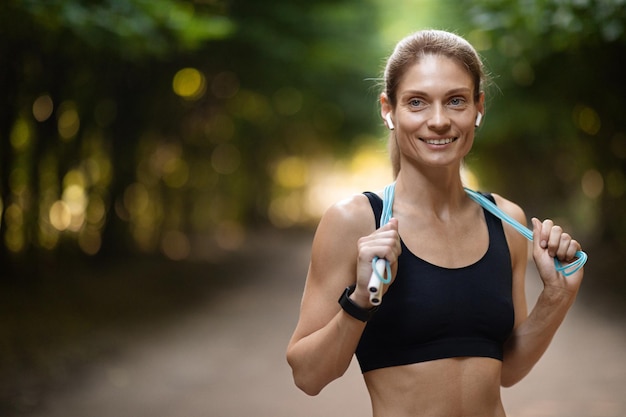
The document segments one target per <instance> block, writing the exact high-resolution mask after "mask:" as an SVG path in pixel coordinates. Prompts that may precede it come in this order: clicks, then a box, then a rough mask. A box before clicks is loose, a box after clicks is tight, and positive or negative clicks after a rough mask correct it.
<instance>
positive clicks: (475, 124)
mask: <svg viewBox="0 0 626 417" xmlns="http://www.w3.org/2000/svg"><path fill="white" fill-rule="evenodd" d="M482 119H483V114H482V113H481V112H478V113H476V122H474V126H476V127H478V126H480V121H481V120H482Z"/></svg>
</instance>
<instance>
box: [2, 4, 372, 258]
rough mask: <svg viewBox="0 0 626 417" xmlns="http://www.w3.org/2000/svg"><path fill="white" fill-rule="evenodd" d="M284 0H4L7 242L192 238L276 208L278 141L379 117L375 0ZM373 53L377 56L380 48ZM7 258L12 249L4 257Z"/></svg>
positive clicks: (218, 234)
mask: <svg viewBox="0 0 626 417" xmlns="http://www.w3.org/2000/svg"><path fill="white" fill-rule="evenodd" d="M362 6H363V2H359V1H356V0H343V1H317V2H310V1H292V0H277V1H274V2H272V4H271V6H270V5H267V4H263V3H261V2H257V1H252V0H248V1H234V0H233V1H230V2H227V1H209V2H206V1H183V0H156V1H148V0H124V1H121V0H119V1H118V0H101V1H87V0H51V1H35V0H25V1H22V2H17V1H11V2H8V3H6V2H5V3H3V4H2V5H0V20H2V22H1V23H3V24H2V25H1V26H0V39H2V43H0V56H2V57H3V59H4V60H5V62H7V57H10V61H8V62H10V65H7V66H4V67H3V68H2V69H0V74H1V77H0V83H1V85H0V89H1V90H2V91H3V92H5V93H6V94H4V95H3V97H2V100H3V101H4V105H5V106H6V109H7V111H6V112H4V113H3V114H2V115H0V139H1V141H0V142H1V147H2V148H1V150H0V155H1V157H2V163H1V164H0V181H1V183H0V189H1V192H2V195H1V200H0V201H1V202H2V205H1V206H0V212H1V213H2V223H1V226H0V234H1V236H2V241H0V249H1V251H0V255H3V256H2V258H3V259H4V260H7V259H8V258H18V259H27V258H28V257H30V256H35V257H36V256H40V255H42V254H46V253H58V252H60V251H69V253H73V252H74V251H75V250H76V249H77V248H80V249H81V250H82V252H86V253H89V254H96V253H99V254H102V253H105V254H106V253H107V252H111V251H123V250H126V249H129V248H131V249H132V248H135V249H138V250H140V251H143V252H155V251H162V252H163V253H165V254H166V255H167V256H169V257H170V258H173V259H183V258H185V257H187V256H189V255H190V250H191V241H192V239H193V237H194V236H196V235H202V236H208V237H209V242H210V245H209V247H211V245H213V246H219V247H222V248H224V247H225V248H231V247H236V246H237V244H238V242H240V240H241V235H242V233H243V230H244V228H245V227H246V224H247V223H251V222H254V221H264V220H265V217H266V216H267V212H268V207H269V206H270V205H271V204H272V199H273V198H274V197H275V195H276V194H277V193H280V192H281V190H280V189H276V187H275V186H274V183H273V179H272V175H273V170H274V169H275V166H276V164H277V163H279V162H280V161H281V160H282V159H284V158H287V157H290V156H296V157H300V158H304V157H309V156H313V155H315V154H318V153H321V152H325V151H326V150H327V149H339V150H341V149H343V150H345V149H348V148H349V147H350V144H351V143H352V142H353V138H354V137H356V136H358V135H359V134H363V133H364V132H371V130H372V129H373V128H374V126H375V123H376V120H377V119H376V118H371V119H370V118H365V119H364V117H363V116H364V115H367V114H368V113H373V112H374V111H375V108H376V104H375V96H373V95H372V94H371V92H370V91H368V89H369V87H370V85H368V84H367V82H366V81H365V79H366V78H369V77H372V76H375V75H377V71H378V68H377V65H378V59H379V56H380V55H381V54H380V53H379V51H378V49H377V46H376V45H377V44H376V39H375V38H374V35H375V34H374V33H373V32H371V31H363V30H362V28H363V27H374V26H375V24H376V13H375V8H374V7H362ZM374 57H375V58H374ZM3 263H5V262H4V261H3Z"/></svg>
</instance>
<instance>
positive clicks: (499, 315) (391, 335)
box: [356, 192, 514, 372]
mask: <svg viewBox="0 0 626 417" xmlns="http://www.w3.org/2000/svg"><path fill="white" fill-rule="evenodd" d="M365 195H367V197H368V198H369V200H370V204H371V205H372V209H373V211H374V216H375V218H376V228H378V227H380V224H379V223H380V215H381V212H382V204H383V203H382V200H381V199H380V197H379V196H378V195H376V194H374V193H369V192H367V193H365ZM487 197H488V198H489V199H490V200H492V201H494V199H493V196H491V195H487ZM484 213H485V220H486V222H487V228H488V231H489V248H488V249H487V252H486V253H485V255H484V256H483V257H482V258H481V259H480V260H479V261H477V262H476V263H474V264H472V265H469V266H466V267H462V268H455V269H450V268H442V267H439V266H436V265H433V264H430V263H428V262H426V261H424V260H422V259H420V258H418V257H417V256H415V255H414V254H412V253H411V252H410V251H409V249H408V248H407V247H406V246H405V244H404V242H402V254H401V255H400V257H399V259H398V273H397V275H396V279H395V281H394V283H393V284H392V285H391V287H390V288H389V291H387V293H386V294H385V296H384V298H383V302H382V304H381V305H380V308H379V310H378V312H377V313H376V314H375V315H374V317H373V318H372V319H371V320H370V321H368V323H367V326H366V327H365V331H364V332H363V335H362V336H361V340H360V342H359V345H358V347H357V350H356V356H357V359H358V361H359V365H360V367H361V371H362V372H367V371H371V370H373V369H378V368H385V367H389V366H399V365H407V364H412V363H417V362H426V361H431V360H435V359H443V358H453V357H462V356H474V357H488V358H495V359H498V360H502V357H503V344H504V341H505V340H506V339H507V338H508V337H509V335H510V333H511V331H512V329H513V324H514V312H513V297H512V275H513V274H512V266H511V256H510V253H509V248H508V245H507V242H506V237H505V235H504V229H503V227H502V222H501V221H500V219H498V218H496V217H495V216H494V215H492V214H491V213H489V212H487V211H484Z"/></svg>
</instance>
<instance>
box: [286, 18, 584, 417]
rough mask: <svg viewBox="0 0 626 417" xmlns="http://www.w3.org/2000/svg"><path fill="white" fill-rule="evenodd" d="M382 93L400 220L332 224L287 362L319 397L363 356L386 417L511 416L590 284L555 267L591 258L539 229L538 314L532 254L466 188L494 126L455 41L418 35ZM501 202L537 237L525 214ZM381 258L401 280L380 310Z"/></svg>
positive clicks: (330, 219) (352, 204)
mask: <svg viewBox="0 0 626 417" xmlns="http://www.w3.org/2000/svg"><path fill="white" fill-rule="evenodd" d="M384 82H385V89H384V92H383V93H382V94H381V96H380V104H381V116H382V119H383V121H384V123H385V124H386V125H387V127H388V128H389V129H390V130H391V134H390V139H389V140H390V150H391V151H390V153H391V158H392V163H393V166H394V174H395V176H396V188H395V199H394V201H393V207H392V208H393V218H392V219H391V220H390V221H389V222H388V223H387V224H385V225H382V227H379V224H378V219H379V217H380V214H381V206H382V201H381V195H382V194H380V193H379V194H373V193H366V194H362V195H356V196H353V197H351V198H349V199H347V200H345V201H342V202H340V203H337V204H335V205H334V206H332V207H331V208H330V209H329V210H328V211H327V212H326V213H325V214H324V216H323V218H322V220H321V221H320V224H319V227H318V230H317V232H316V235H315V239H314V242H313V248H312V255H311V264H310V267H309V272H308V276H307V281H306V286H305V290H304V295H303V299H302V306H301V312H300V319H299V322H298V324H297V327H296V329H295V332H294V334H293V336H292V339H291V341H290V343H289V346H288V349H287V360H288V362H289V364H290V366H291V367H292V370H293V376H294V380H295V383H296V385H297V386H298V387H299V388H300V389H302V390H303V391H304V392H306V393H307V394H309V395H316V394H318V393H319V392H320V391H321V390H322V388H323V387H324V386H326V385H327V384H328V383H330V382H331V381H333V380H334V379H336V378H338V377H340V376H341V375H342V374H343V373H344V372H345V371H346V369H347V368H348V366H349V364H350V361H351V359H352V356H353V355H354V354H355V352H356V355H357V359H358V360H359V364H360V366H361V370H362V371H363V377H364V379H365V383H366V385H367V389H368V391H369V394H370V397H371V402H372V408H373V415H374V417H405V416H406V417H409V416H410V417H416V416H428V417H437V416H442V417H443V416H445V417H451V416H480V417H496V416H498V417H499V416H504V415H505V412H504V409H503V406H502V401H501V399H500V386H511V385H513V384H515V383H516V382H518V381H519V380H521V379H522V378H523V377H524V376H525V375H526V374H527V373H528V372H529V371H530V370H531V368H532V367H533V366H534V364H535V363H536V362H537V361H538V360H539V358H540V357H541V356H542V354H543V353H544V351H545V350H546V348H547V347H548V345H549V343H550V341H551V339H552V337H553V336H554V334H555V332H556V331H557V328H558V327H559V325H560V324H561V322H562V320H563V318H564V317H565V315H566V312H567V311H568V309H569V307H570V306H571V305H572V303H573V302H574V299H575V297H576V294H577V292H578V289H579V287H580V283H581V280H582V277H583V272H582V270H579V271H578V272H576V273H574V274H573V275H570V276H568V277H567V278H565V277H564V276H563V275H561V274H559V273H558V272H557V271H556V270H555V266H554V258H555V257H556V258H557V259H558V260H560V261H562V262H571V261H572V260H573V259H574V258H575V253H576V251H578V250H580V245H579V244H578V242H576V241H575V240H573V239H572V238H571V237H570V236H569V235H568V234H567V233H564V232H563V231H562V229H561V228H560V227H559V226H557V225H555V224H554V223H553V222H552V221H551V220H545V221H543V222H540V221H539V220H537V219H532V225H533V242H534V243H533V245H532V254H533V259H534V261H535V263H536V265H537V269H538V272H539V275H540V276H541V279H542V281H543V284H544V288H543V291H542V292H541V295H540V296H539V298H538V301H537V303H536V305H535V307H534V308H533V310H532V311H531V312H530V314H528V312H527V306H526V299H525V292H524V277H525V272H526V271H525V268H526V262H527V251H528V244H527V241H526V240H525V238H524V237H523V236H522V235H521V234H519V233H518V232H517V231H515V230H514V229H513V228H512V227H511V226H509V225H508V224H504V225H503V223H502V222H501V221H500V220H498V219H497V218H495V217H494V216H493V215H491V214H490V213H487V212H486V211H484V210H483V209H482V208H481V206H479V205H478V204H476V203H475V202H474V201H473V200H471V199H470V198H469V197H468V195H467V194H466V192H465V191H464V188H463V183H462V179H461V175H460V170H461V164H462V161H463V158H464V157H465V156H466V155H467V154H468V152H469V151H470V149H471V148H472V144H473V141H474V130H475V128H476V126H478V124H479V123H480V121H481V118H482V116H483V115H484V113H485V104H484V102H485V97H484V93H483V91H482V84H483V82H484V74H483V67H482V64H481V61H480V58H479V57H478V55H477V53H476V51H475V50H474V48H473V47H472V46H471V45H470V44H469V43H468V42H467V41H465V40H464V39H462V38H460V37H458V36H456V35H454V34H451V33H448V32H443V31H434V30H428V31H421V32H417V33H415V34H413V35H410V36H408V37H407V38H405V39H403V40H402V41H401V42H400V43H399V44H398V45H397V46H396V49H395V50H394V52H393V54H392V55H391V57H390V58H389V60H388V63H387V67H386V69H385V78H384ZM492 199H494V201H495V203H496V204H497V205H498V206H499V208H500V209H502V210H503V211H504V212H505V213H507V214H508V215H510V216H511V217H513V218H514V219H516V220H517V221H519V222H521V223H522V224H525V223H526V220H525V216H524V212H523V211H522V209H521V208H520V207H518V206H517V205H516V204H514V203H512V202H510V201H508V200H506V199H505V198H503V197H501V196H498V195H495V194H494V195H493V196H492ZM375 257H378V258H381V259H383V258H384V259H386V260H387V261H388V262H389V264H390V266H391V275H392V277H391V278H392V280H391V282H390V283H389V284H388V285H384V287H383V289H382V293H383V294H384V296H383V298H382V303H381V305H380V306H379V307H375V306H373V305H372V304H371V302H370V298H369V292H368V282H369V279H370V276H371V274H372V260H373V259H374V258H375ZM350 286H352V287H350ZM346 287H350V288H346ZM340 296H341V299H340V303H338V302H337V299H338V298H339V297H340Z"/></svg>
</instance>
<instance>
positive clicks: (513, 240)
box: [492, 194, 528, 265]
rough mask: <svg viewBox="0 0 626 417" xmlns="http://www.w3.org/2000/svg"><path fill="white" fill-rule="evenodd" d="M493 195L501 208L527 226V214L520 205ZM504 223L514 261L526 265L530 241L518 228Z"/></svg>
mask: <svg viewBox="0 0 626 417" xmlns="http://www.w3.org/2000/svg"><path fill="white" fill-rule="evenodd" d="M492 195H493V198H494V199H495V200H496V204H497V205H498V207H499V208H500V210H502V211H504V212H505V213H506V214H508V215H509V216H511V217H512V218H513V219H515V220H517V221H518V222H519V223H520V224H522V225H524V226H527V220H526V214H525V213H524V210H523V209H522V208H521V207H520V206H519V205H517V204H516V203H514V202H512V201H511V200H508V199H506V198H504V197H502V196H500V195H498V194H492ZM502 225H503V227H504V233H505V235H506V240H507V242H508V243H509V248H510V249H511V252H512V253H511V256H512V260H513V263H514V264H516V263H521V264H524V265H525V263H526V262H527V253H528V242H527V240H526V238H525V237H524V236H523V235H522V234H521V233H519V232H518V231H517V230H515V229H514V228H513V226H511V225H509V224H507V223H505V222H503V223H502Z"/></svg>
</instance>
